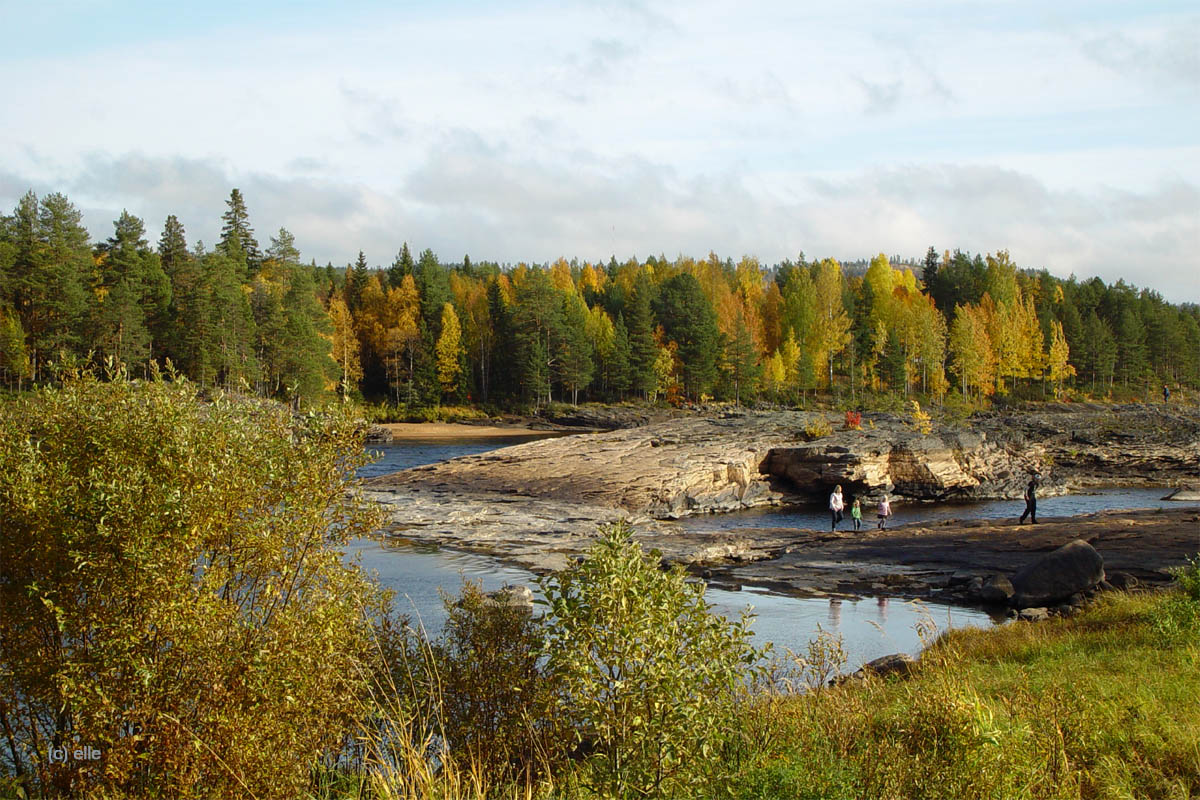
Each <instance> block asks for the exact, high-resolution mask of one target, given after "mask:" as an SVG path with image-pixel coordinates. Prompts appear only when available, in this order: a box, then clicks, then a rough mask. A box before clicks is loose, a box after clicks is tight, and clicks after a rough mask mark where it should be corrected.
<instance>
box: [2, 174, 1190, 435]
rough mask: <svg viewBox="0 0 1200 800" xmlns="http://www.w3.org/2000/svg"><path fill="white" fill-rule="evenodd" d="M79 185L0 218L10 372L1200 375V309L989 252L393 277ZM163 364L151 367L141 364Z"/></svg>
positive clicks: (1087, 378)
mask: <svg viewBox="0 0 1200 800" xmlns="http://www.w3.org/2000/svg"><path fill="white" fill-rule="evenodd" d="M81 219H82V218H81V215H80V212H79V210H78V209H77V208H76V207H75V206H74V205H73V204H72V203H71V202H70V201H69V200H68V199H67V198H66V197H65V196H64V195H62V194H49V195H46V196H44V197H42V198H40V199H39V198H38V197H36V196H35V195H34V194H33V193H32V192H31V193H29V194H28V195H26V196H25V197H24V198H22V200H21V201H20V202H19V203H18V205H17V207H16V208H15V209H14V210H13V213H12V214H11V215H10V216H0V383H2V384H3V385H6V386H9V387H14V388H16V387H21V386H24V385H26V384H28V383H29V382H34V383H45V382H46V381H48V380H52V378H53V376H52V374H51V373H50V372H49V370H48V365H50V364H51V363H53V362H54V361H55V360H56V359H58V358H59V357H60V356H61V355H62V354H63V353H69V354H74V355H75V356H76V357H77V358H80V359H91V360H93V361H95V362H96V363H101V362H102V361H103V360H104V359H107V358H113V359H115V360H117V361H120V362H124V363H127V364H131V365H145V364H147V363H148V362H149V361H150V360H158V361H159V362H160V363H162V362H163V360H164V359H167V358H169V359H170V360H171V362H172V363H173V364H174V365H175V366H176V368H177V369H179V370H180V371H181V373H182V374H184V375H186V376H188V377H189V378H190V379H191V380H193V381H194V382H196V383H197V384H199V385H201V386H203V387H206V388H215V387H223V388H225V389H229V390H233V389H238V388H240V387H247V388H249V389H250V390H252V391H253V392H255V393H257V394H259V395H262V396H267V397H272V398H278V399H283V400H288V401H302V400H303V401H312V400H318V399H321V398H323V397H327V396H331V395H333V394H335V393H336V394H339V395H341V396H342V397H343V398H346V397H354V398H358V399H364V398H365V399H366V400H369V401H371V402H373V403H375V404H377V405H375V406H374V408H375V411H374V412H373V414H374V415H375V416H377V417H378V418H380V419H385V420H393V421H394V420H401V419H409V420H418V419H425V418H439V417H438V414H437V412H436V411H432V410H431V409H436V408H437V407H439V406H441V405H444V404H446V405H470V406H476V407H483V408H486V409H488V410H490V411H493V412H494V411H498V410H501V409H513V408H520V409H530V408H532V409H538V408H542V407H544V406H545V405H546V404H547V403H550V402H552V401H556V400H557V401H559V402H570V403H576V402H578V401H580V400H591V401H604V402H613V401H620V400H624V399H630V398H640V399H641V400H643V401H646V400H657V401H660V402H661V401H666V402H672V403H677V404H679V403H685V402H700V401H703V400H705V399H710V398H716V399H718V400H723V401H729V402H734V403H748V402H754V401H760V400H761V401H768V402H776V403H784V404H796V403H807V402H808V401H810V400H812V399H813V398H814V397H820V398H821V400H822V401H823V402H825V403H829V404H834V405H840V406H845V407H847V408H870V407H872V406H873V405H874V404H878V403H883V404H885V405H886V404H893V405H895V404H899V405H904V404H907V402H908V401H909V400H910V399H913V398H919V399H920V401H921V402H922V403H924V404H929V403H932V404H934V405H941V404H942V403H943V402H944V401H948V400H949V399H950V398H954V397H956V398H957V401H956V402H957V403H959V404H965V405H967V406H969V407H977V406H979V405H986V404H987V403H988V402H989V398H992V397H1021V398H1029V399H1047V398H1063V397H1065V398H1085V397H1097V398H1104V397H1114V398H1118V399H1143V400H1144V399H1157V398H1160V397H1161V396H1162V392H1161V390H1162V387H1163V385H1164V384H1165V385H1168V386H1169V387H1170V388H1171V389H1172V390H1174V391H1176V392H1178V391H1179V390H1180V389H1193V390H1194V389H1195V388H1197V387H1198V386H1200V306H1197V305H1196V304H1193V303H1188V304H1184V305H1172V304H1170V303H1166V302H1164V300H1163V299H1162V297H1161V296H1160V295H1158V294H1157V293H1155V292H1153V291H1150V290H1138V289H1137V288H1136V287H1133V286H1131V285H1129V284H1127V283H1125V282H1124V281H1117V282H1116V283H1115V284H1111V285H1106V284H1105V283H1104V282H1103V281H1102V280H1100V279H1099V278H1092V279H1089V280H1086V281H1078V280H1076V279H1075V278H1070V279H1068V280H1062V279H1060V278H1057V277H1054V276H1052V275H1050V273H1049V272H1047V271H1046V270H1033V269H1020V268H1018V265H1016V264H1014V263H1013V262H1012V261H1011V259H1010V258H1009V256H1008V254H1007V253H1006V252H1005V251H1003V250H999V251H997V252H996V253H994V254H986V255H985V254H974V255H972V254H970V253H964V252H960V251H957V250H956V251H953V252H950V251H944V252H942V253H938V252H937V251H936V250H935V249H934V248H932V247H931V248H930V249H929V251H928V253H927V254H926V255H925V257H924V259H923V260H913V261H910V262H901V261H899V260H896V259H889V258H888V257H886V256H884V255H882V254H881V255H880V256H878V257H877V258H875V259H873V260H872V261H870V263H869V264H868V263H861V264H840V263H839V262H837V261H836V260H834V259H831V258H823V259H817V260H811V261H810V260H809V259H807V258H806V257H805V256H804V255H803V254H800V255H799V256H798V257H797V258H796V259H795V260H785V261H783V262H780V263H778V264H773V265H765V264H760V263H759V262H758V261H757V260H756V259H754V258H753V257H749V256H746V257H743V258H741V259H740V260H739V261H737V262H736V263H735V262H734V261H733V259H731V258H728V257H726V258H722V257H720V256H718V255H717V254H715V253H709V254H708V255H707V256H706V257H702V258H693V257H691V256H685V255H680V256H678V257H676V258H674V259H668V258H666V257H663V256H658V257H655V256H649V257H647V258H646V259H645V260H644V261H639V260H638V259H636V258H631V259H629V260H627V261H625V262H623V263H619V262H617V261H616V259H615V258H610V259H609V260H608V261H607V262H603V261H599V260H597V261H579V260H571V261H567V260H566V259H564V258H560V259H558V260H556V261H554V262H553V263H549V264H542V265H538V264H526V263H519V264H515V265H511V264H506V265H500V264H497V263H494V262H487V261H473V260H472V259H471V258H469V257H467V256H464V257H463V258H462V260H461V261H460V262H455V263H446V262H443V261H441V260H439V258H438V257H437V256H436V255H435V254H434V253H433V252H432V251H430V250H424V251H421V252H420V253H419V254H417V255H415V256H414V255H413V253H412V251H410V249H409V247H408V245H407V243H406V244H404V245H403V246H402V247H401V249H400V251H399V253H398V254H397V255H396V256H395V258H394V259H393V260H392V261H391V263H390V264H389V265H388V266H386V268H380V267H376V266H372V265H371V263H370V262H369V260H368V258H367V256H366V255H365V254H363V253H361V252H360V253H359V255H358V258H357V260H356V261H355V262H354V263H352V264H347V265H344V266H335V265H333V264H326V265H324V266H318V265H317V264H315V263H312V262H310V263H307V264H306V263H304V262H303V261H302V259H301V253H300V250H299V249H298V245H297V243H296V241H295V238H294V237H293V236H292V235H291V234H290V233H289V232H288V231H287V230H286V229H282V228H281V229H280V230H279V231H278V234H277V235H275V236H272V237H270V245H269V246H268V247H266V249H265V250H262V249H260V247H259V245H258V242H257V240H256V238H255V234H254V229H253V227H252V226H251V224H250V214H249V211H248V209H247V205H246V200H245V198H243V197H242V195H241V193H240V192H238V190H236V189H235V190H233V191H232V193H231V194H230V197H229V200H228V203H227V211H226V212H225V214H224V216H223V219H222V221H223V228H222V232H221V238H220V241H218V242H217V243H216V245H215V247H212V248H207V247H205V245H204V244H203V243H201V242H194V243H191V244H189V242H188V241H187V238H186V233H185V229H184V226H183V223H182V222H181V221H180V220H178V219H177V218H176V217H175V216H170V217H168V218H167V220H166V221H165V223H164V225H163V228H162V231H161V235H160V236H159V238H158V240H157V243H156V244H155V245H153V246H152V245H151V244H150V242H149V241H148V237H149V234H148V232H147V229H146V225H145V224H144V223H143V221H142V220H141V219H139V218H138V217H136V216H134V215H132V214H130V213H128V212H125V213H122V215H121V217H120V218H119V219H118V220H116V221H115V223H114V230H113V234H112V236H111V237H109V238H108V239H106V240H104V241H102V242H98V243H93V242H91V241H89V236H88V233H87V231H86V230H85V229H84V228H83V226H82V223H81ZM144 369H146V367H142V366H139V367H137V370H138V371H139V372H140V371H142V370H144Z"/></svg>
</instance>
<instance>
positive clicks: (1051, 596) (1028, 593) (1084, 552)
mask: <svg viewBox="0 0 1200 800" xmlns="http://www.w3.org/2000/svg"><path fill="white" fill-rule="evenodd" d="M1102 580H1104V559H1103V558H1102V557H1101V556H1100V554H1099V553H1097V552H1096V548H1094V547H1092V546H1091V545H1090V544H1088V543H1087V542H1085V541H1083V540H1082V539H1076V540H1075V541H1073V542H1068V543H1067V544H1064V545H1063V546H1062V547H1060V548H1058V549H1057V550H1055V551H1054V552H1052V553H1050V554H1048V555H1046V556H1045V557H1043V558H1041V559H1039V560H1038V561H1035V562H1034V563H1032V564H1030V565H1029V566H1027V567H1025V568H1024V569H1022V570H1020V571H1019V572H1017V574H1016V575H1013V577H1012V586H1013V595H1012V600H1011V602H1012V605H1013V607H1015V608H1033V607H1037V606H1050V605H1054V604H1055V603H1058V602H1061V601H1063V600H1066V599H1067V598H1069V597H1070V596H1071V595H1073V594H1076V593H1078V592H1086V591H1089V590H1091V589H1094V588H1095V587H1096V585H1097V584H1099V583H1100V582H1101V581H1102Z"/></svg>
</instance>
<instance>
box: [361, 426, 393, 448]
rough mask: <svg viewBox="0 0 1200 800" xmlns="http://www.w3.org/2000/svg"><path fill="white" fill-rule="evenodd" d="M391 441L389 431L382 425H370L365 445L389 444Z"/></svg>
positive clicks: (391, 437)
mask: <svg viewBox="0 0 1200 800" xmlns="http://www.w3.org/2000/svg"><path fill="white" fill-rule="evenodd" d="M392 439H393V436H392V432H391V430H389V429H388V428H387V427H385V426H383V425H372V426H371V427H369V428H367V434H366V442H367V444H391V442H392Z"/></svg>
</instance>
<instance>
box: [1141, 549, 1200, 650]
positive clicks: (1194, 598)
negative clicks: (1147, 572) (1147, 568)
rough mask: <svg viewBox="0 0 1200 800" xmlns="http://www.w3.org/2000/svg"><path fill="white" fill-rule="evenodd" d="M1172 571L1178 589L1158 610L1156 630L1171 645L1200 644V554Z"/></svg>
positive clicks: (1155, 610) (1155, 616)
mask: <svg viewBox="0 0 1200 800" xmlns="http://www.w3.org/2000/svg"><path fill="white" fill-rule="evenodd" d="M1171 572H1172V574H1173V575H1174V576H1175V584H1176V585H1175V589H1176V591H1174V592H1172V593H1170V594H1169V595H1168V596H1167V597H1165V598H1163V601H1162V602H1161V603H1159V604H1158V606H1157V607H1156V608H1155V609H1154V611H1153V615H1152V618H1151V622H1152V624H1153V627H1154V630H1155V632H1156V633H1157V634H1158V635H1159V637H1160V638H1161V639H1162V640H1163V641H1164V642H1165V643H1167V644H1168V645H1178V644H1192V645H1200V555H1197V556H1196V557H1195V558H1190V559H1188V563H1187V565H1186V566H1183V567H1177V568H1175V569H1173V570H1171Z"/></svg>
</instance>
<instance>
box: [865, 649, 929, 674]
mask: <svg viewBox="0 0 1200 800" xmlns="http://www.w3.org/2000/svg"><path fill="white" fill-rule="evenodd" d="M917 663H918V662H917V660H916V659H915V658H913V657H912V656H910V655H908V654H907V653H892V654H891V655H886V656H881V657H879V658H877V659H875V660H874V661H868V662H867V663H866V664H863V665H862V668H861V669H860V670H859V672H860V673H862V674H863V675H878V676H880V677H883V676H885V675H901V676H904V675H910V674H911V673H912V671H913V670H914V669H916V667H917Z"/></svg>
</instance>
